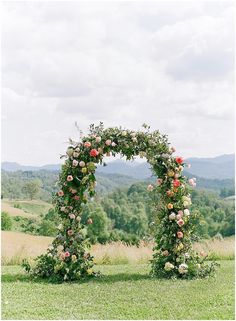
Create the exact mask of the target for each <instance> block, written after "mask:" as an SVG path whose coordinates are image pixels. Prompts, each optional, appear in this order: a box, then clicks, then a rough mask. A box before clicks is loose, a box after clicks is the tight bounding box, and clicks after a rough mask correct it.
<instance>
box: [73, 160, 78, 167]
mask: <svg viewBox="0 0 236 321" xmlns="http://www.w3.org/2000/svg"><path fill="white" fill-rule="evenodd" d="M78 164H79V162H78V161H77V160H76V159H73V162H72V165H73V166H75V167H76V166H78Z"/></svg>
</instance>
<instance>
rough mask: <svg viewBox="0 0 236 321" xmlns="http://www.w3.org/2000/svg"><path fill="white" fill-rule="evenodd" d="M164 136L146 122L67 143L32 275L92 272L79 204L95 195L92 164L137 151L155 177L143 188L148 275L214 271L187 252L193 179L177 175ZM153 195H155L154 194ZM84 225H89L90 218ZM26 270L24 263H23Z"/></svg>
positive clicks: (65, 277) (178, 163)
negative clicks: (150, 201)
mask: <svg viewBox="0 0 236 321" xmlns="http://www.w3.org/2000/svg"><path fill="white" fill-rule="evenodd" d="M174 152H175V149H174V148H172V147H170V146H169V143H168V140H167V136H166V135H161V134H160V132H159V131H153V132H150V128H149V126H147V125H146V124H144V125H143V130H141V131H132V130H124V129H122V128H118V127H115V128H107V129H104V126H103V123H100V125H99V126H96V127H95V126H94V125H91V126H90V131H89V135H88V136H82V133H81V141H80V142H73V141H72V140H70V146H69V147H68V149H67V152H66V155H63V156H62V157H65V158H66V160H65V163H64V165H62V170H61V173H60V176H59V182H58V185H59V188H60V190H59V191H58V192H57V194H56V195H55V196H54V203H55V207H56V211H57V212H58V213H59V215H60V217H61V222H60V224H59V226H58V233H57V236H56V238H55V239H54V241H53V243H52V245H51V246H50V247H49V248H48V250H47V253H46V254H43V255H41V256H39V257H38V258H37V264H36V266H35V267H34V268H33V269H32V270H31V271H32V273H33V275H35V276H41V277H48V278H52V279H55V280H59V281H72V280H78V279H82V278H86V277H91V276H95V275H96V273H95V272H94V271H93V269H92V268H93V258H92V256H91V255H90V254H89V252H88V249H89V246H90V242H89V239H88V238H87V236H86V226H85V225H84V224H82V223H81V213H82V211H83V206H84V205H85V204H86V203H87V202H88V200H89V198H91V197H93V196H94V195H95V187H96V178H95V170H96V165H97V164H99V163H100V164H104V163H103V157H104V155H105V156H111V155H113V156H115V155H116V154H118V153H119V154H121V155H122V156H126V158H127V159H128V160H131V159H133V158H134V156H137V155H139V156H140V157H145V158H146V159H147V161H148V163H149V164H150V165H151V167H152V170H153V174H154V175H155V176H156V177H158V178H157V181H156V184H155V185H149V186H148V187H147V190H148V192H149V193H151V194H153V196H155V194H156V193H159V195H160V197H159V198H158V202H156V203H155V204H154V207H155V213H156V215H155V221H154V223H153V224H154V227H155V233H156V236H155V238H156V246H155V248H154V255H153V259H152V261H151V263H152V268H151V275H152V276H158V277H165V278H193V277H205V276H208V275H212V274H214V272H215V267H216V263H214V262H212V263H209V264H206V263H205V257H204V255H202V256H201V255H199V254H197V253H195V252H194V251H193V250H192V241H193V240H194V222H195V219H196V215H197V213H191V212H190V210H189V207H190V205H191V198H190V186H195V185H196V183H195V179H194V178H193V179H190V180H189V181H187V178H186V177H184V176H183V175H182V171H183V168H184V166H186V165H187V164H185V163H184V161H183V158H182V157H175V156H173V153H174ZM154 199H155V197H154ZM87 224H93V222H92V219H90V218H89V219H88V220H87ZM25 267H26V269H28V270H30V267H29V266H28V265H27V264H25Z"/></svg>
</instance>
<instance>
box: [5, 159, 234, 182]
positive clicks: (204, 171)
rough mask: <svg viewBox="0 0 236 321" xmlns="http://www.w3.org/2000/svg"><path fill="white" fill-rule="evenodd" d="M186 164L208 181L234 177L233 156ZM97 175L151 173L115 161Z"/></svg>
mask: <svg viewBox="0 0 236 321" xmlns="http://www.w3.org/2000/svg"><path fill="white" fill-rule="evenodd" d="M186 162H188V163H190V164H191V168H190V169H187V170H185V171H186V173H188V174H191V175H195V176H198V177H204V178H210V179H228V178H230V179H232V178H234V175H235V155H234V154H229V155H221V156H217V157H212V158H196V157H195V158H189V159H187V160H186ZM60 167H61V165H60V164H49V165H44V166H24V165H20V164H18V163H14V162H3V163H2V169H3V170H5V171H8V172H15V171H18V170H21V171H38V170H48V171H58V170H59V169H60ZM97 172H98V173H104V174H119V175H126V176H130V177H133V178H135V179H138V180H140V179H147V178H149V177H150V176H151V175H152V173H151V170H150V165H149V164H148V163H145V162H144V163H140V162H137V161H133V162H126V161H124V160H115V161H112V162H109V163H108V165H107V166H98V169H97Z"/></svg>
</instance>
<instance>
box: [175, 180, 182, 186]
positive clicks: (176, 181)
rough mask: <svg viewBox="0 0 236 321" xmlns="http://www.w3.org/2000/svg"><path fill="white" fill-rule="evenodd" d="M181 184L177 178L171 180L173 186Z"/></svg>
mask: <svg viewBox="0 0 236 321" xmlns="http://www.w3.org/2000/svg"><path fill="white" fill-rule="evenodd" d="M180 185H181V183H180V181H179V180H178V179H174V180H173V186H174V187H179V186H180Z"/></svg>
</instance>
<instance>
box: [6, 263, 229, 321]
mask: <svg viewBox="0 0 236 321" xmlns="http://www.w3.org/2000/svg"><path fill="white" fill-rule="evenodd" d="M96 269H97V270H100V271H101V272H102V273H103V275H104V276H103V277H101V278H97V279H92V280H90V281H88V282H83V283H72V284H49V283H47V282H44V281H31V280H30V279H29V277H28V276H27V275H25V274H23V273H22V272H21V269H20V267H10V266H8V267H4V268H3V276H2V301H3V303H2V308H3V309H2V318H3V319H8V320H9V319H40V320H42V319H54V320H58V319H61V320H68V319H73V320H75V319H141V320H143V319H156V320H158V319H164V320H168V319H169V320H191V319H195V320H203V319H204V320H234V262H233V261H222V262H221V267H220V268H219V269H218V271H217V275H216V278H210V279H203V280H191V281H181V280H178V281H171V280H158V279H152V278H150V277H149V275H148V272H149V267H148V266H147V265H113V266H108V265H107V266H97V267H96Z"/></svg>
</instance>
